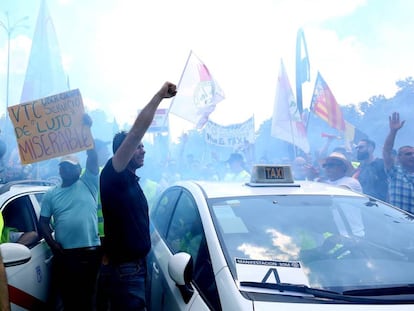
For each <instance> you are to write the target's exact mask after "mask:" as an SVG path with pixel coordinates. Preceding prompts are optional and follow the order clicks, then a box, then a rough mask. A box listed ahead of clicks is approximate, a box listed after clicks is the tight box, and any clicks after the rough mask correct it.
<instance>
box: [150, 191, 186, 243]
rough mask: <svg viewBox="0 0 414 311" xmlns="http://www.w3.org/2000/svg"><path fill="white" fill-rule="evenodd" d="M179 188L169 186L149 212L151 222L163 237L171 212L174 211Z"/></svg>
mask: <svg viewBox="0 0 414 311" xmlns="http://www.w3.org/2000/svg"><path fill="white" fill-rule="evenodd" d="M180 192H181V190H180V189H179V188H171V189H169V190H167V191H166V192H164V193H163V194H162V196H161V197H160V199H159V201H158V203H157V205H156V206H155V207H154V209H153V210H152V211H151V213H150V219H151V222H152V224H153V225H154V226H155V227H156V228H157V231H158V233H159V234H160V235H161V236H162V237H163V238H165V236H166V234H167V229H168V225H169V222H170V219H171V214H172V212H173V211H174V206H175V203H176V202H177V199H178V196H179V195H180Z"/></svg>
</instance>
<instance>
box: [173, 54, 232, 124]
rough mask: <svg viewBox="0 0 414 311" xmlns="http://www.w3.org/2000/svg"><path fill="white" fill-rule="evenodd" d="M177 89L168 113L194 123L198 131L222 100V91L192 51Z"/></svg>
mask: <svg viewBox="0 0 414 311" xmlns="http://www.w3.org/2000/svg"><path fill="white" fill-rule="evenodd" d="M177 89H178V92H177V95H176V96H175V97H174V98H173V100H172V103H171V107H170V112H171V113H173V114H175V115H176V116H179V117H181V118H183V119H185V120H187V121H189V122H191V123H194V124H195V125H196V127H197V128H198V129H201V128H202V127H203V126H204V124H206V122H207V120H208V117H209V115H210V114H211V113H212V112H213V111H214V109H215V108H216V105H217V103H218V102H220V101H221V100H223V99H224V93H223V91H222V90H221V88H220V86H219V85H218V84H217V82H216V81H215V80H214V78H213V76H212V75H211V73H210V71H209V70H208V69H207V66H206V65H204V63H203V62H202V61H201V60H200V59H199V58H198V57H197V56H196V55H195V54H194V53H193V52H192V51H191V52H190V55H189V57H188V59H187V63H186V65H185V67H184V71H183V73H182V76H181V79H180V82H179V83H178V87H177Z"/></svg>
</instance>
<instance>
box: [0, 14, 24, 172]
mask: <svg viewBox="0 0 414 311" xmlns="http://www.w3.org/2000/svg"><path fill="white" fill-rule="evenodd" d="M28 18H29V17H28V16H25V17H23V18H21V19H19V20H17V21H16V22H15V23H13V24H10V18H9V14H8V12H6V20H5V22H3V21H2V20H0V27H1V28H3V29H4V30H5V31H6V34H7V72H6V109H5V115H4V142H5V144H6V146H8V137H7V109H8V107H9V93H10V41H11V37H12V35H13V33H14V31H15V30H16V29H18V28H27V26H26V25H24V21H26V20H27V19H28ZM3 174H4V175H5V176H6V175H7V165H6V166H5V167H4V172H3ZM0 179H1V178H0Z"/></svg>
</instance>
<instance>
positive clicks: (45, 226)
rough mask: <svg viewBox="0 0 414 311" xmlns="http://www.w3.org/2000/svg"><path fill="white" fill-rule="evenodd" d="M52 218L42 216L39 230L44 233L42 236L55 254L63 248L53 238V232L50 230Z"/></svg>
mask: <svg viewBox="0 0 414 311" xmlns="http://www.w3.org/2000/svg"><path fill="white" fill-rule="evenodd" d="M49 224H50V217H44V216H40V219H39V229H40V232H41V233H42V236H43V237H44V238H45V240H46V242H47V244H48V245H49V246H50V248H51V249H52V251H53V253H55V252H60V251H61V250H62V246H61V245H60V244H59V243H58V242H56V240H55V239H54V238H53V237H52V230H51V229H50V225H49Z"/></svg>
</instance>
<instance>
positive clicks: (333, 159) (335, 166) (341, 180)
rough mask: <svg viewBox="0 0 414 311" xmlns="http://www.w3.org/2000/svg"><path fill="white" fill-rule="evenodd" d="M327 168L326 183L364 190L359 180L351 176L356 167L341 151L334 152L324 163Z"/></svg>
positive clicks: (357, 190)
mask: <svg viewBox="0 0 414 311" xmlns="http://www.w3.org/2000/svg"><path fill="white" fill-rule="evenodd" d="M322 167H323V168H324V169H325V176H326V180H324V182H325V183H328V184H331V185H336V186H341V187H345V188H348V189H351V190H353V191H356V192H362V187H361V184H360V183H359V181H358V180H357V179H355V178H352V177H350V175H351V174H352V172H353V170H354V168H353V166H352V164H351V162H350V161H349V160H348V159H347V158H346V157H345V155H343V154H342V153H340V152H332V153H331V154H330V155H329V156H328V157H327V158H326V159H325V161H324V163H323V164H322Z"/></svg>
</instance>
